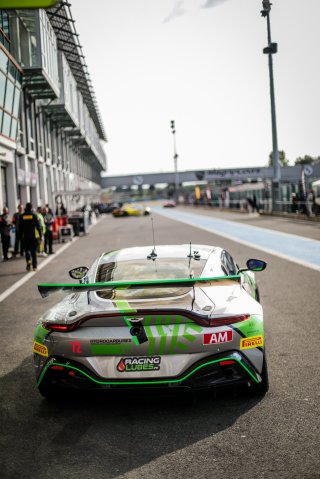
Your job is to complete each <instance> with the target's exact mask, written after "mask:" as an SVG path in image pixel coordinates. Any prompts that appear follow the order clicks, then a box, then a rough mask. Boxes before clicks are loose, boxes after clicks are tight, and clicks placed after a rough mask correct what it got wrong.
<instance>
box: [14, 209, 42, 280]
mask: <svg viewBox="0 0 320 479" xmlns="http://www.w3.org/2000/svg"><path fill="white" fill-rule="evenodd" d="M19 225H20V226H19V227H20V231H21V236H22V238H23V240H24V247H25V251H26V261H27V268H26V269H27V271H30V270H31V262H32V268H33V271H37V266H38V262H37V248H38V240H37V237H36V230H37V232H38V233H39V238H40V239H42V229H41V225H40V223H39V219H38V216H37V215H36V213H34V212H33V210H32V204H31V203H27V204H26V208H25V210H24V213H23V214H22V215H21V216H20V219H19Z"/></svg>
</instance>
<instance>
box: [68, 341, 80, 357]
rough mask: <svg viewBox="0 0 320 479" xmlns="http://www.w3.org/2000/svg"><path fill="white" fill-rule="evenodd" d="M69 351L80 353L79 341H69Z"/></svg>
mask: <svg viewBox="0 0 320 479" xmlns="http://www.w3.org/2000/svg"><path fill="white" fill-rule="evenodd" d="M70 346H71V351H72V352H73V353H77V354H81V353H82V351H81V343H80V341H70Z"/></svg>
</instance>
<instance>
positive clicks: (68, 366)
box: [38, 357, 260, 387]
mask: <svg viewBox="0 0 320 479" xmlns="http://www.w3.org/2000/svg"><path fill="white" fill-rule="evenodd" d="M230 359H231V360H232V361H236V362H237V363H238V364H239V365H240V366H241V367H242V368H243V369H244V370H245V371H246V372H247V373H248V374H249V376H251V378H252V379H253V380H254V381H255V382H256V383H258V384H259V382H260V381H259V380H258V379H257V378H256V377H255V376H254V375H253V374H252V372H251V371H250V370H249V369H248V368H247V367H246V365H245V364H243V362H242V361H241V360H240V359H236V358H233V357H226V358H220V359H215V360H213V361H208V362H207V363H204V364H200V366H197V367H196V368H194V369H193V370H192V371H190V372H189V373H188V374H186V375H185V376H184V377H183V378H181V379H166V380H161V379H160V380H156V381H98V380H97V379H94V378H93V377H91V376H90V375H89V374H87V373H86V372H84V371H82V370H81V369H79V368H76V367H75V366H72V365H70V364H62V363H56V362H54V363H49V364H48V363H47V364H46V365H45V367H44V370H43V371H42V373H41V376H40V378H39V381H38V387H39V386H40V384H41V382H42V380H43V378H44V375H45V374H46V372H47V369H48V368H49V367H50V366H63V367H64V368H68V369H73V370H74V371H77V372H78V373H81V374H82V375H83V376H85V377H86V378H88V379H90V380H91V381H92V382H94V383H96V384H102V385H103V384H105V385H124V386H125V385H126V384H129V385H142V384H177V383H181V382H183V381H185V380H186V379H188V378H189V377H190V376H192V374H194V373H195V372H197V371H199V369H202V368H204V367H205V366H210V365H211V364H215V363H220V362H221V361H228V360H230Z"/></svg>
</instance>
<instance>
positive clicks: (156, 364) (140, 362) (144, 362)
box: [117, 356, 161, 373]
mask: <svg viewBox="0 0 320 479" xmlns="http://www.w3.org/2000/svg"><path fill="white" fill-rule="evenodd" d="M160 363H161V357H160V356H151V357H149V356H140V357H139V356H138V357H126V358H121V359H120V361H119V362H118V364H117V370H118V371H119V372H120V373H132V372H136V371H159V369H160Z"/></svg>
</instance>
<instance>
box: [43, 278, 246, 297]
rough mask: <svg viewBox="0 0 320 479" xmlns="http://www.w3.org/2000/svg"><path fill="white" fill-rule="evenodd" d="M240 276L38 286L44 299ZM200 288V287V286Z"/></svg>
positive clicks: (177, 284) (184, 284)
mask: <svg viewBox="0 0 320 479" xmlns="http://www.w3.org/2000/svg"><path fill="white" fill-rule="evenodd" d="M240 277H241V275H239V274H235V275H232V276H216V277H210V278H177V279H155V280H153V279H151V280H144V281H109V282H103V283H56V284H38V290H39V292H40V294H41V296H42V297H43V298H45V297H46V296H48V295H49V294H51V293H54V292H56V291H65V292H67V293H72V292H77V291H99V290H102V289H111V290H112V289H119V288H120V289H144V288H166V287H169V288H170V287H176V288H178V287H184V286H190V287H192V286H197V283H203V284H201V286H202V287H205V286H211V284H210V283H211V282H212V281H217V282H219V281H225V280H238V279H239V278H240ZM206 283H209V284H206ZM199 286H200V285H199Z"/></svg>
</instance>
